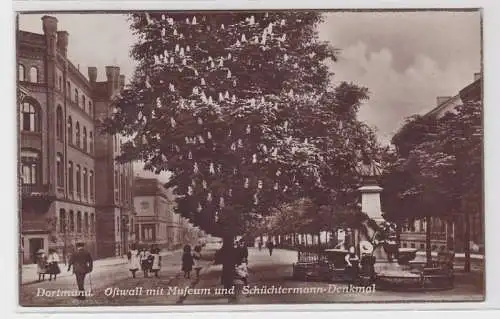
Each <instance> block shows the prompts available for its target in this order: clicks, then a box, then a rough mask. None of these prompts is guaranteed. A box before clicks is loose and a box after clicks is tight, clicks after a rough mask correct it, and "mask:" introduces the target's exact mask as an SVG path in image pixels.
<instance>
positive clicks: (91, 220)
mask: <svg viewBox="0 0 500 319" xmlns="http://www.w3.org/2000/svg"><path fill="white" fill-rule="evenodd" d="M90 232H91V233H95V215H94V213H91V214H90Z"/></svg>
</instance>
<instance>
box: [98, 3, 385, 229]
mask: <svg viewBox="0 0 500 319" xmlns="http://www.w3.org/2000/svg"><path fill="white" fill-rule="evenodd" d="M321 21H322V16H321V14H320V13H318V12H314V11H312V12H307V11H300V12H293V11H286V12H285V11H280V12H254V13H246V12H235V13H228V12H224V13H218V12H196V13H191V12H190V13H186V12H168V13H167V12H163V13H162V12H155V13H150V14H149V13H146V14H139V13H137V14H133V15H131V29H132V30H133V32H134V33H135V34H136V35H137V36H138V39H139V41H138V43H137V44H136V45H135V46H134V47H133V49H132V56H133V57H134V58H135V59H136V60H137V62H138V67H137V69H136V72H135V75H134V79H133V81H132V83H130V85H129V86H128V87H127V88H126V89H125V91H124V92H123V93H122V94H121V96H120V97H119V99H118V100H117V101H116V103H115V109H114V112H113V116H112V118H110V119H108V120H107V121H105V123H104V127H105V129H106V130H107V131H108V132H110V133H120V134H122V135H125V136H127V137H129V138H130V141H129V142H128V143H126V144H124V145H123V154H122V155H121V156H120V157H119V160H121V161H130V160H140V161H143V162H144V163H145V169H149V170H152V171H155V172H157V173H159V172H161V171H169V172H171V174H172V177H171V180H170V182H169V183H168V185H167V186H169V187H175V192H176V195H178V197H177V202H178V211H179V212H180V213H182V215H183V216H185V217H188V218H190V219H191V220H192V221H193V222H194V223H195V224H197V225H200V226H201V227H202V228H203V229H206V230H208V231H209V232H212V233H214V232H215V233H216V234H218V235H224V234H237V233H241V232H242V231H243V230H244V228H245V227H247V225H248V224H249V223H252V220H254V219H255V218H257V219H258V218H262V216H265V215H266V214H268V213H269V212H270V209H271V208H273V207H279V205H281V204H282V203H286V202H290V201H293V200H295V199H297V198H301V197H304V196H312V197H314V198H315V199H316V200H318V201H319V202H328V201H339V202H344V203H346V202H349V201H352V198H353V196H354V195H353V194H354V190H355V186H356V184H357V182H358V180H357V177H356V174H355V173H354V170H355V165H356V163H357V162H358V161H359V159H360V158H361V157H362V156H363V155H366V154H376V153H377V147H378V146H377V143H376V139H375V136H374V134H373V132H371V130H370V129H369V128H368V127H367V126H366V125H364V124H362V123H360V122H359V121H357V120H356V118H355V114H356V112H357V109H358V108H359V106H360V105H361V102H362V101H363V100H364V99H366V98H367V94H368V92H367V89H365V88H361V87H358V86H356V85H354V84H348V83H342V84H341V85H339V86H338V87H335V88H331V87H330V86H329V83H330V77H331V75H332V74H331V73H330V71H329V69H328V66H327V64H326V63H325V61H326V60H328V59H330V60H334V61H335V60H336V57H337V50H336V49H335V48H333V47H332V46H331V45H330V44H329V43H326V42H321V41H319V40H318V36H317V31H316V27H317V25H318V24H319V23H321ZM361 150H363V152H361ZM365 153H366V154H365Z"/></svg>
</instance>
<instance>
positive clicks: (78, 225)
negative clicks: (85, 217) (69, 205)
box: [76, 211, 82, 233]
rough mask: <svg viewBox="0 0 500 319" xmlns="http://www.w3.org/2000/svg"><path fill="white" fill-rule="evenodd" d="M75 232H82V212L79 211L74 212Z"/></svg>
mask: <svg viewBox="0 0 500 319" xmlns="http://www.w3.org/2000/svg"><path fill="white" fill-rule="evenodd" d="M76 232H77V233H81V232H82V212H80V211H78V212H77V213H76Z"/></svg>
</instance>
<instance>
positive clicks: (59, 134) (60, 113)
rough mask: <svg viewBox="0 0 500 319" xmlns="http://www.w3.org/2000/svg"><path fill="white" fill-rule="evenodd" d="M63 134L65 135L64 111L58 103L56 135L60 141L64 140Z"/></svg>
mask: <svg viewBox="0 0 500 319" xmlns="http://www.w3.org/2000/svg"><path fill="white" fill-rule="evenodd" d="M63 135H64V126H63V111H62V108H61V106H60V105H58V106H57V111H56V137H57V139H58V140H59V141H62V140H63Z"/></svg>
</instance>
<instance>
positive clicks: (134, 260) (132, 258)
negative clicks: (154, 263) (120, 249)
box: [127, 246, 141, 278]
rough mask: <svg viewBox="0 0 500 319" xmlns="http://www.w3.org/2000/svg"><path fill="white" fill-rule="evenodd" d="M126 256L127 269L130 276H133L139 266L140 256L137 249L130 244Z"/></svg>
mask: <svg viewBox="0 0 500 319" xmlns="http://www.w3.org/2000/svg"><path fill="white" fill-rule="evenodd" d="M127 258H128V269H129V270H130V272H131V273H132V277H133V278H135V273H136V272H137V271H138V270H139V268H140V264H141V263H140V256H139V250H137V249H136V247H135V246H132V247H131V249H130V251H129V252H128V253H127Z"/></svg>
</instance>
